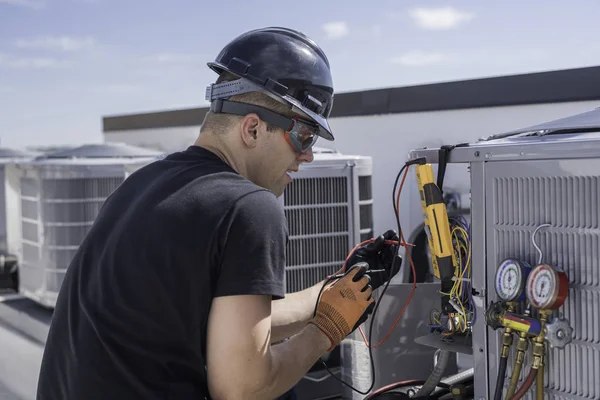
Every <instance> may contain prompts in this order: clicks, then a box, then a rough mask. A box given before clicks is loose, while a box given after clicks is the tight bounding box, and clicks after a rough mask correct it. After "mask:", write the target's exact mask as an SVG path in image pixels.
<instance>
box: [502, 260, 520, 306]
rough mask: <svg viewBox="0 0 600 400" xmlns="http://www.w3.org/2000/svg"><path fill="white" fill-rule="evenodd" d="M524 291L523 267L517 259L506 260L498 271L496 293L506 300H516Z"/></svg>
mask: <svg viewBox="0 0 600 400" xmlns="http://www.w3.org/2000/svg"><path fill="white" fill-rule="evenodd" d="M522 291H523V268H522V266H521V265H520V264H519V262H518V261H517V260H514V259H508V260H504V261H503V262H502V263H501V264H500V266H499V267H498V270H497V271H496V293H497V294H498V297H499V298H500V299H502V300H504V301H514V300H516V299H517V298H518V297H519V296H520V295H521V293H522Z"/></svg>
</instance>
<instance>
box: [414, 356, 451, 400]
mask: <svg viewBox="0 0 600 400" xmlns="http://www.w3.org/2000/svg"><path fill="white" fill-rule="evenodd" d="M448 360H450V352H449V351H447V350H440V356H439V357H438V360H437V362H436V363H435V366H434V367H433V371H432V372H431V375H429V378H427V380H426V381H425V383H424V384H423V386H421V389H419V391H418V392H417V393H416V394H415V396H414V397H420V396H429V395H430V394H431V392H433V391H434V390H435V388H436V387H437V386H438V384H439V383H440V381H441V380H442V376H444V371H445V370H446V366H447V365H448Z"/></svg>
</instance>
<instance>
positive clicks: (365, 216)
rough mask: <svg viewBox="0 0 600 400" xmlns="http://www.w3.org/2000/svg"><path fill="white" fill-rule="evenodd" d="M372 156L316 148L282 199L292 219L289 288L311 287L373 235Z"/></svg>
mask: <svg viewBox="0 0 600 400" xmlns="http://www.w3.org/2000/svg"><path fill="white" fill-rule="evenodd" d="M371 176H372V160H371V158H370V157H365V156H354V155H344V154H341V153H339V152H336V151H332V150H327V149H322V148H316V149H315V150H314V160H313V162H311V163H308V164H303V165H301V167H300V171H298V172H297V173H294V175H293V176H292V178H293V180H292V182H291V183H290V184H289V185H288V187H287V188H286V190H285V192H284V194H283V196H282V201H283V204H284V210H285V215H286V217H287V220H288V225H289V233H290V243H289V245H288V248H287V265H286V285H287V287H286V289H287V292H288V293H291V292H297V291H299V290H302V289H306V288H308V287H310V286H312V285H314V284H316V283H318V282H320V281H322V280H323V279H324V278H325V277H326V276H327V275H329V274H332V273H335V272H336V271H338V270H339V269H340V268H341V267H342V265H343V264H344V261H345V260H346V257H347V255H348V253H349V252H350V250H352V248H353V247H354V246H355V245H357V244H358V243H360V242H361V241H362V240H366V239H369V238H372V237H373V196H372V184H371Z"/></svg>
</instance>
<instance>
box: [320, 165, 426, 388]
mask: <svg viewBox="0 0 600 400" xmlns="http://www.w3.org/2000/svg"><path fill="white" fill-rule="evenodd" d="M422 161H423V159H416V160H410V161H408V162H406V163H405V164H404V165H403V166H402V168H401V169H400V171H399V172H398V175H397V176H396V180H395V182H394V188H393V191H392V205H393V207H394V214H395V216H396V225H397V229H398V235H399V237H400V243H398V242H395V241H391V242H392V243H394V244H397V245H398V249H397V251H398V250H400V246H403V247H405V248H406V249H407V250H408V246H410V244H407V243H406V241H405V240H404V234H403V232H402V227H401V225H400V211H399V208H400V193H401V191H402V186H403V185H404V181H405V180H406V175H407V174H408V168H409V167H410V166H411V165H412V164H417V163H420V162H422ZM403 172H404V177H403V179H402V182H401V183H400V187H399V188H398V181H399V180H400V176H401V175H402V173H403ZM396 190H398V192H397V193H396ZM374 240H375V239H374V238H373V239H369V240H366V241H365V242H362V243H360V244H358V245H357V246H355V247H354V249H353V250H352V251H351V252H350V253H349V254H348V257H346V260H345V262H344V266H343V271H345V270H346V264H347V262H348V259H349V258H350V256H351V255H352V253H353V252H354V251H355V250H356V249H357V248H358V247H360V246H362V245H363V244H365V243H368V242H370V241H374ZM406 253H407V255H408V259H409V261H410V265H411V268H412V271H413V278H414V279H413V286H412V290H411V292H410V294H409V296H408V299H407V300H406V302H405V304H404V307H403V308H402V310H401V311H400V313H399V314H398V317H397V318H396V321H395V322H394V323H393V325H392V327H391V328H390V330H389V332H388V333H387V334H386V335H385V336H384V338H383V339H382V340H381V341H380V342H379V343H378V344H377V345H375V346H371V345H370V343H371V339H372V335H373V324H374V322H375V316H376V314H377V310H378V309H379V305H380V303H381V300H382V299H383V297H384V294H385V292H386V291H387V288H388V286H389V285H390V282H391V280H392V274H391V273H390V274H389V278H388V280H387V281H386V283H385V286H384V287H383V290H382V292H381V295H380V296H379V298H378V299H377V301H376V302H375V307H374V309H373V312H372V313H371V318H370V319H371V321H370V324H369V338H368V340H367V338H366V337H365V334H364V332H363V331H362V327H359V328H358V329H359V332H360V334H361V336H362V337H363V340H364V342H365V344H366V345H367V347H368V349H369V359H370V364H371V385H370V386H369V389H368V390H366V391H364V392H363V391H361V390H358V389H356V388H355V387H353V386H352V385H350V384H349V383H347V382H345V381H344V380H343V379H340V378H338V377H337V376H335V374H334V373H333V372H332V371H331V370H330V369H329V367H328V366H327V364H326V363H325V361H323V360H322V359H320V358H319V361H321V364H323V366H324V367H325V369H326V370H327V372H329V374H330V375H331V376H332V377H333V378H335V379H336V380H337V381H339V382H340V383H342V384H343V385H345V386H346V387H348V388H350V389H352V390H353V391H355V392H356V393H359V394H362V395H366V394H368V393H369V392H370V391H371V390H372V389H373V387H374V386H375V361H374V359H373V349H374V348H377V347H379V346H380V345H382V344H383V343H384V342H385V340H386V339H387V338H388V337H389V336H390V334H391V333H392V331H393V330H394V328H395V327H396V325H397V323H398V322H399V321H400V319H401V318H402V315H403V314H404V311H405V310H406V308H407V307H408V305H409V304H410V301H411V299H412V297H413V295H414V292H415V290H416V288H417V274H416V269H415V266H414V263H413V261H412V257H411V256H410V252H409V251H407V252H406ZM399 260H400V258H399V257H398V256H397V255H396V257H394V262H393V263H392V271H395V270H396V269H398V270H399V269H400V265H395V264H397V263H398V262H399ZM336 278H337V277H335V276H330V277H327V279H326V280H325V282H324V283H323V286H321V289H320V290H319V294H318V296H317V303H316V304H315V312H314V313H315V314H316V310H317V306H318V303H319V299H320V297H321V293H322V292H323V289H324V288H325V286H326V285H327V283H329V282H330V281H331V280H333V279H336Z"/></svg>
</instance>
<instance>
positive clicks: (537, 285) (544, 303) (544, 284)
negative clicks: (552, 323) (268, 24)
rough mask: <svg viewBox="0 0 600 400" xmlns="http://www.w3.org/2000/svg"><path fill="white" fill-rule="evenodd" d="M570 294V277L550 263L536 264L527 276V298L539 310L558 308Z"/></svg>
mask: <svg viewBox="0 0 600 400" xmlns="http://www.w3.org/2000/svg"><path fill="white" fill-rule="evenodd" d="M568 294H569V278H568V277H567V274H565V273H564V272H563V271H560V270H558V269H557V268H556V267H553V266H552V265H549V264H540V265H538V266H536V267H535V268H534V269H533V270H532V271H531V273H530V274H529V277H528V278H527V299H528V300H529V303H531V305H532V306H533V307H534V308H537V309H538V310H556V309H558V308H560V306H562V305H563V303H564V302H565V299H566V298H567V295H568Z"/></svg>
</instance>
